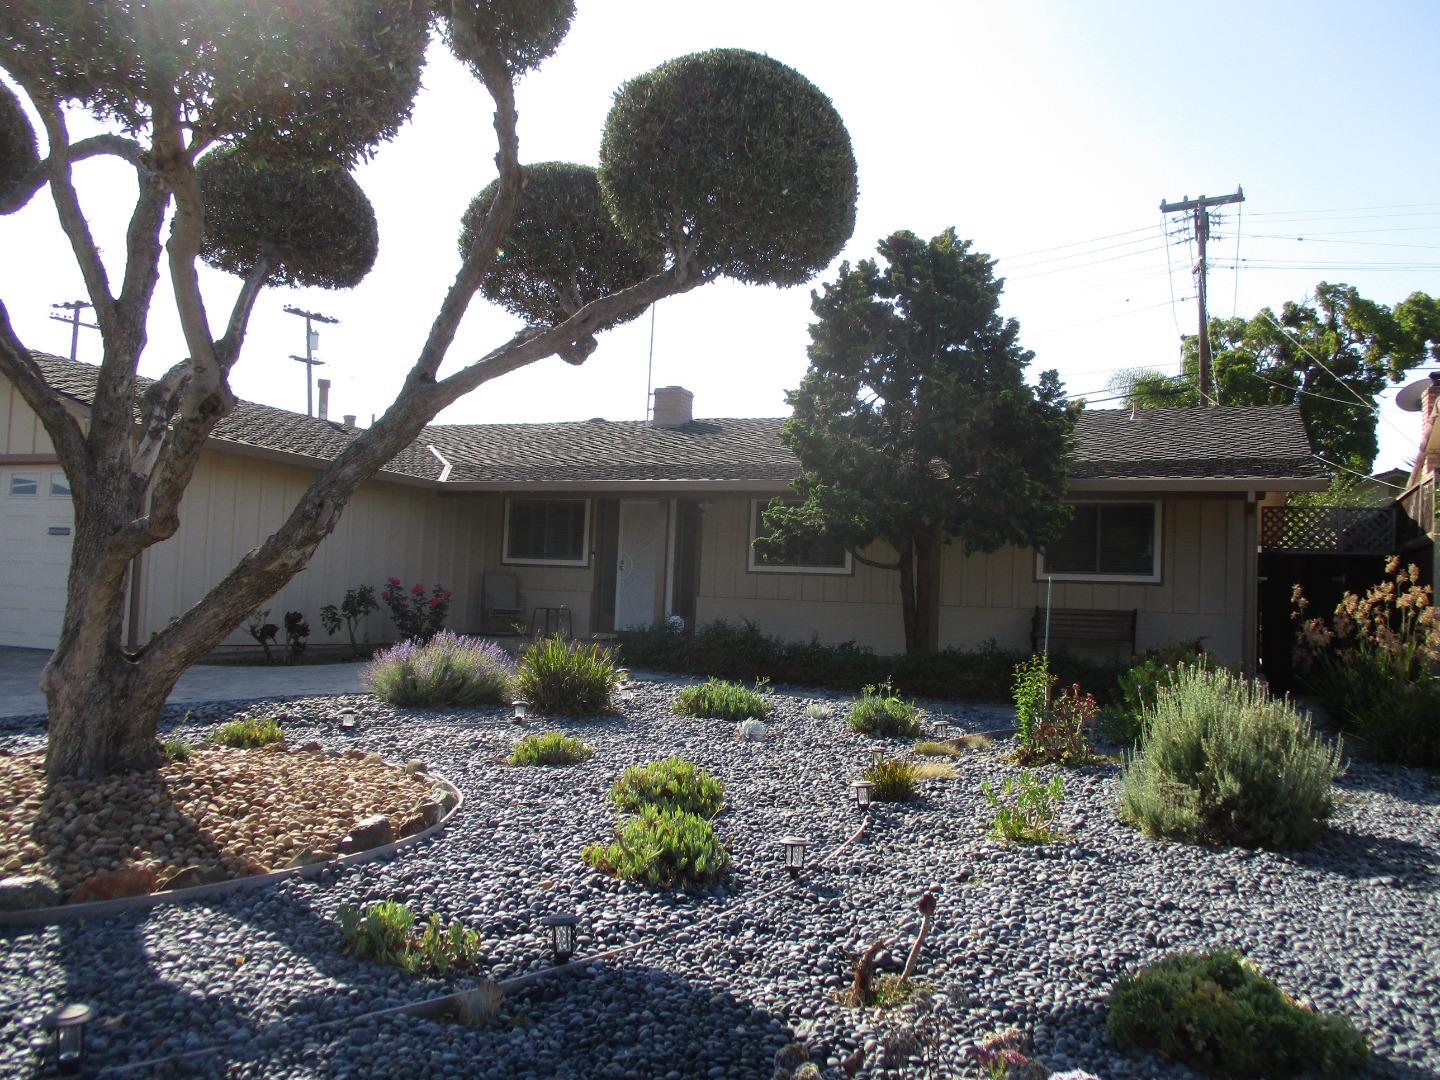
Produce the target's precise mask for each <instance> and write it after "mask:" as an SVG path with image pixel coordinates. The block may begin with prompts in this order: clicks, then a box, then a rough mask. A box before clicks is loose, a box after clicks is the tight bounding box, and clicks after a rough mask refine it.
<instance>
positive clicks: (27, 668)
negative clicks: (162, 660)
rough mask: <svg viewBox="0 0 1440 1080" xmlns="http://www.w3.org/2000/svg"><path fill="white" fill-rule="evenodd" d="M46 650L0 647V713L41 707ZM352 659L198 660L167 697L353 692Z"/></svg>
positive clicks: (355, 669) (356, 688) (356, 678)
mask: <svg viewBox="0 0 1440 1080" xmlns="http://www.w3.org/2000/svg"><path fill="white" fill-rule="evenodd" d="M49 658H50V654H49V653H48V652H46V651H45V650H44V649H4V648H0V717H3V716H35V715H38V714H40V713H43V712H44V711H45V697H44V695H43V694H41V693H40V685H39V684H40V671H41V669H42V668H43V667H44V666H45V661H46V660H48V659H49ZM364 666H365V665H364V664H363V663H354V664H302V665H300V666H298V667H259V666H255V665H240V664H199V665H196V666H195V667H192V668H191V669H190V670H189V671H187V672H185V674H184V675H182V676H181V677H180V681H179V683H177V684H176V686H175V690H174V692H173V693H172V694H171V695H170V698H169V700H170V701H171V702H172V703H174V702H191V701H240V700H250V699H254V698H269V697H309V696H313V695H319V694H357V693H359V692H360V669H361V668H363V667H364Z"/></svg>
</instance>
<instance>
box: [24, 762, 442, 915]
mask: <svg viewBox="0 0 1440 1080" xmlns="http://www.w3.org/2000/svg"><path fill="white" fill-rule="evenodd" d="M426 776H427V777H428V778H429V779H430V780H432V781H434V782H435V783H437V784H442V785H444V787H445V788H446V789H447V790H449V791H450V792H451V793H452V794H453V795H454V796H455V805H454V806H452V807H451V808H450V811H449V812H448V813H447V814H446V815H445V816H444V817H442V818H441V819H440V820H439V821H437V822H435V824H433V825H430V826H427V827H426V828H424V829H422V830H420V831H419V832H417V833H411V834H410V835H409V836H404V837H401V838H400V839H399V840H393V841H391V842H390V843H388V844H381V845H380V846H379V847H373V848H367V849H366V850H365V851H356V852H354V853H352V854H349V855H339V856H336V857H335V858H333V859H326V860H325V861H324V862H315V863H307V864H305V865H304V866H287V867H285V868H284V869H281V870H271V871H269V872H268V873H265V874H250V875H249V876H247V877H242V878H232V879H231V880H229V881H214V882H211V883H209V884H207V885H192V886H190V887H189V888H187V889H166V890H162V891H160V892H152V893H144V894H142V895H140V896H121V897H117V898H116V899H114V900H94V901H91V902H90V903H88V904H57V905H54V906H52V907H43V908H30V909H28V910H26V911H0V927H11V926H53V925H55V924H57V923H62V922H70V921H72V920H74V919H97V918H104V917H106V916H108V915H117V914H120V913H122V912H127V911H141V910H146V909H149V908H153V907H159V906H160V905H162V904H172V903H180V902H182V901H185V900H201V899H205V898H207V897H212V896H227V895H229V894H230V893H233V892H240V891H241V890H244V889H259V888H264V887H266V886H268V885H275V884H278V883H279V882H281V881H284V880H287V879H288V878H292V877H300V878H312V877H318V876H319V875H320V874H321V873H323V872H324V871H326V870H336V869H343V868H344V867H347V866H356V865H358V864H360V863H366V862H370V861H371V860H373V859H380V858H384V857H385V856H386V855H393V854H395V853H396V852H398V851H403V850H404V849H405V848H408V847H412V846H414V845H415V844H418V843H420V841H422V840H428V839H430V837H432V836H438V835H439V834H440V833H441V832H443V831H444V830H445V827H446V826H447V825H449V824H450V821H451V819H452V818H454V816H455V815H456V814H458V813H459V812H460V808H461V807H462V806H464V805H465V796H464V794H463V793H462V792H461V791H460V789H459V788H458V787H456V786H455V785H454V784H452V783H451V782H450V781H449V780H447V779H445V777H443V776H437V775H435V774H434V773H427V774H426Z"/></svg>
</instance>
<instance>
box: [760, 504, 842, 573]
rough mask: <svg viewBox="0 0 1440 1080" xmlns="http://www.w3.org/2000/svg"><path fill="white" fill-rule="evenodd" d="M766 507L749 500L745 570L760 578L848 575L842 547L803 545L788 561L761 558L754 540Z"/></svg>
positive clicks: (820, 543) (822, 543) (821, 543)
mask: <svg viewBox="0 0 1440 1080" xmlns="http://www.w3.org/2000/svg"><path fill="white" fill-rule="evenodd" d="M768 505H770V500H769V499H751V500H750V559H749V562H748V564H747V568H748V569H749V570H750V571H751V572H752V573H760V574H848V573H850V569H851V560H850V552H848V551H846V550H845V547H844V545H842V544H838V543H835V542H833V541H829V540H819V541H816V542H814V543H811V544H807V545H806V546H805V547H804V548H803V549H802V550H800V551H797V552H794V553H792V554H791V555H790V556H789V557H786V558H780V557H776V556H771V555H761V554H760V553H759V552H758V551H756V550H755V538H756V537H757V536H759V535H760V515H761V514H763V513H764V512H765V507H767V506H768Z"/></svg>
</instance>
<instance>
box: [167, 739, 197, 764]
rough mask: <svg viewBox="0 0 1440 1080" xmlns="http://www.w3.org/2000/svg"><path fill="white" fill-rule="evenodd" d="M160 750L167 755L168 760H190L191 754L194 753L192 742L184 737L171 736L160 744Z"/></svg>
mask: <svg viewBox="0 0 1440 1080" xmlns="http://www.w3.org/2000/svg"><path fill="white" fill-rule="evenodd" d="M160 752H161V753H162V754H163V755H164V756H165V760H166V761H189V760H190V755H191V754H192V753H194V751H193V750H192V749H191V747H190V744H189V743H187V742H186V741H185V740H184V739H176V738H169V739H166V740H164V741H163V742H162V743H161V744H160Z"/></svg>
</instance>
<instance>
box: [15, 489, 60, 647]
mask: <svg viewBox="0 0 1440 1080" xmlns="http://www.w3.org/2000/svg"><path fill="white" fill-rule="evenodd" d="M74 525H75V513H74V509H73V508H72V506H71V503H70V484H69V482H68V481H67V480H66V478H65V473H64V472H63V471H62V470H61V468H60V466H59V465H44V466H26V467H20V468H15V467H7V468H4V469H0V645H9V646H19V647H25V648H32V649H53V648H54V647H55V645H56V643H57V642H58V641H59V640H60V622H61V619H62V617H63V616H64V613H65V580H66V575H67V574H68V573H69V569H70V545H71V542H72V540H73V536H72V534H73V532H74Z"/></svg>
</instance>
